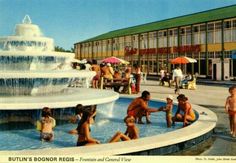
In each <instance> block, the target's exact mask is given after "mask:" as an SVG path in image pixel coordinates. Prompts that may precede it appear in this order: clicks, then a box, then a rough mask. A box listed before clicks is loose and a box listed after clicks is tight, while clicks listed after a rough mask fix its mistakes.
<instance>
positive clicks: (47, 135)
mask: <svg viewBox="0 0 236 163" xmlns="http://www.w3.org/2000/svg"><path fill="white" fill-rule="evenodd" d="M40 122H41V130H40V139H41V140H42V141H52V140H53V138H54V133H53V128H54V127H55V125H56V121H55V119H54V118H52V117H51V109H50V108H48V107H44V108H43V111H42V119H41V120H40Z"/></svg>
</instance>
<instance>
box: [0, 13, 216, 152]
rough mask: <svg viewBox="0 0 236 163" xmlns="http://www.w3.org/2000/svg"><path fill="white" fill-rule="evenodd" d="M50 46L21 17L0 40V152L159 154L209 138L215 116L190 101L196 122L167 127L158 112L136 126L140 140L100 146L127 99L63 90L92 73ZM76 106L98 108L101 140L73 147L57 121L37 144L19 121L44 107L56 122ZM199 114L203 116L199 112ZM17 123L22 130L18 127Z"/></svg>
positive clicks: (119, 125) (118, 126)
mask: <svg viewBox="0 0 236 163" xmlns="http://www.w3.org/2000/svg"><path fill="white" fill-rule="evenodd" d="M53 49H54V45H53V39H51V38H47V37H44V36H43V35H42V33H41V32H40V28H39V27H38V26H37V25H35V24H32V21H31V19H30V17H29V16H27V15H26V16H25V18H24V19H23V21H22V24H17V25H16V29H15V35H13V36H8V37H1V38H0V97H1V98H0V129H1V130H0V139H1V140H4V141H1V142H0V155H6V154H7V155H16V154H23V155H28V154H29V155H38V154H40V155H48V154H54V155H58V156H61V155H66V154H74V155H78V153H79V154H90V155H119V154H140V155H163V154H170V153H173V152H176V151H180V150H183V149H186V148H190V147H191V146H193V145H195V144H197V143H200V142H202V141H204V140H206V139H207V138H209V137H210V136H211V134H212V130H213V128H214V127H215V124H216V120H217V118H216V116H215V114H214V113H213V112H211V111H210V110H207V109H205V108H203V107H200V106H197V105H192V106H193V108H194V109H195V111H196V114H197V116H198V120H197V121H196V122H194V123H193V124H191V125H190V126H188V127H185V128H181V125H182V124H177V125H176V126H175V127H172V128H168V129H167V128H166V127H165V125H164V124H165V122H164V119H165V114H164V113H163V114H161V113H160V114H159V113H158V114H157V115H152V116H153V117H152V118H151V119H152V120H153V123H152V125H138V127H139V129H140V137H141V138H140V139H137V140H132V141H127V142H119V143H112V144H106V142H107V139H109V136H112V135H113V133H115V132H116V131H117V130H121V131H123V130H125V125H124V123H123V118H124V117H125V116H126V108H127V106H128V104H129V103H130V102H131V100H132V99H130V97H126V96H123V98H120V99H119V100H117V99H118V98H119V95H118V94H117V93H115V92H113V91H109V90H96V89H88V88H68V85H70V83H72V82H74V81H75V80H77V79H81V78H86V79H89V78H91V77H92V76H94V75H95V73H94V72H90V71H77V70H73V69H72V68H71V66H70V64H71V61H72V60H73V58H74V54H73V53H62V52H55V51H54V50H53ZM115 100H117V101H116V103H115V104H114V103H113V102H114V101H115ZM77 104H82V105H84V106H86V105H97V106H98V109H97V112H98V113H97V116H96V123H95V125H94V126H92V129H91V133H92V134H93V135H94V137H95V138H97V139H99V140H101V141H102V142H103V143H104V144H101V145H95V146H89V147H79V148H78V147H74V146H75V144H76V137H74V138H72V137H71V135H69V134H68V133H67V131H68V130H69V129H71V128H75V127H76V126H72V124H62V125H57V127H56V128H55V140H54V141H53V142H51V143H42V142H40V141H39V133H38V131H36V129H35V127H34V126H33V127H32V125H31V126H29V127H28V128H27V126H28V125H26V124H25V122H27V124H29V123H30V124H35V122H36V120H37V119H39V117H40V115H41V109H42V108H43V107H45V106H47V107H50V108H53V114H54V117H55V118H56V119H57V120H58V119H63V118H64V116H65V118H68V117H66V116H67V115H69V116H70V115H71V114H72V112H71V110H72V109H73V107H74V106H76V105H77ZM113 105H114V109H113V110H111V107H113ZM161 105H163V101H161V100H160V99H156V100H153V101H151V102H150V106H151V107H160V106H161ZM175 109H176V103H175ZM201 112H204V113H205V114H204V115H201V114H199V113H201ZM14 122H16V124H17V125H16V127H15V128H11V129H9V127H8V126H7V127H5V128H3V129H2V126H4V124H11V123H14ZM21 123H23V128H19V126H18V124H21ZM10 127H12V126H11V125H10ZM21 127H22V125H21ZM18 140H21V141H18ZM52 148H53V149H52Z"/></svg>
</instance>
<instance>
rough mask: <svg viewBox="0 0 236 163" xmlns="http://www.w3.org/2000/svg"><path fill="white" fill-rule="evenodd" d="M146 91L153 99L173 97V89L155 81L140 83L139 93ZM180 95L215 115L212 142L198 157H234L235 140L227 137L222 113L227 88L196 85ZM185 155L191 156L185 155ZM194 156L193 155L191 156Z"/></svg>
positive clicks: (235, 152) (224, 118)
mask: <svg viewBox="0 0 236 163" xmlns="http://www.w3.org/2000/svg"><path fill="white" fill-rule="evenodd" d="M143 90H148V91H149V92H150V93H151V96H152V97H153V98H161V99H165V97H166V96H167V95H168V94H172V95H173V96H174V97H177V95H175V94H174V88H169V87H164V86H159V84H158V82H157V81H151V80H148V81H147V82H146V83H142V85H141V91H143ZM180 92H181V93H183V94H185V95H186V96H187V97H189V101H190V102H191V103H193V104H197V105H201V106H204V107H206V108H208V109H210V110H212V111H213V112H215V113H216V115H217V117H218V122H217V125H216V128H215V134H214V141H213V142H212V144H211V146H210V147H209V148H207V149H206V150H205V151H204V152H202V153H201V154H200V155H203V156H204V155H206V156H215V155H220V156H236V139H233V138H231V136H230V135H229V120H228V116H227V114H225V112H224V103H225V99H226V98H227V96H228V95H229V94H228V88H227V87H219V86H206V85H198V86H197V90H186V89H181V91H180ZM186 155H191V154H189V153H186ZM193 155H194V154H193Z"/></svg>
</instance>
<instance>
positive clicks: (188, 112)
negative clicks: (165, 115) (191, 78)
mask: <svg viewBox="0 0 236 163" xmlns="http://www.w3.org/2000/svg"><path fill="white" fill-rule="evenodd" d="M177 99H178V102H179V104H178V109H177V112H176V113H175V116H174V117H172V121H173V124H174V123H175V121H178V122H183V127H185V126H187V125H189V123H191V122H193V121H195V119H196V117H195V113H194V111H193V109H192V106H191V104H190V103H189V102H188V98H187V97H185V95H184V94H180V95H179V96H178V97H177ZM181 112H182V113H181Z"/></svg>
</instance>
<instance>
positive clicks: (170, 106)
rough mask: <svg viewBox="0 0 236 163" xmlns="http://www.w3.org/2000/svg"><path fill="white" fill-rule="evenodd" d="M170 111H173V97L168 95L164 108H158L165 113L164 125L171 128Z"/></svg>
mask: <svg viewBox="0 0 236 163" xmlns="http://www.w3.org/2000/svg"><path fill="white" fill-rule="evenodd" d="M172 109H173V96H172V95H168V96H167V97H166V106H164V107H163V106H162V107H160V109H159V111H164V112H166V124H167V127H171V124H172Z"/></svg>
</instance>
